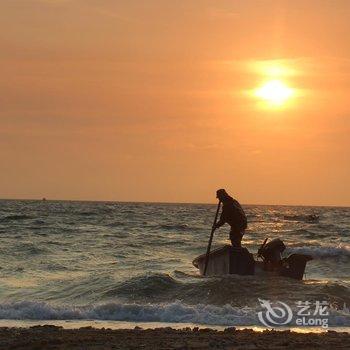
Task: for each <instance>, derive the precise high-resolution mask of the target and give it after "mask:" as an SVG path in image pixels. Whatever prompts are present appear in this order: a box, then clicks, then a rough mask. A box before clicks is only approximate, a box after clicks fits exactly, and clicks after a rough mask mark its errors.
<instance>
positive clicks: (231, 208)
mask: <svg viewBox="0 0 350 350" xmlns="http://www.w3.org/2000/svg"><path fill="white" fill-rule="evenodd" d="M222 203H223V206H222V213H221V216H220V220H219V222H218V223H217V224H216V226H217V227H220V226H222V225H224V224H225V223H228V224H229V225H230V226H231V231H230V240H231V243H232V246H233V247H240V246H241V240H242V237H243V234H244V230H245V229H246V228H247V217H246V215H245V213H244V211H243V208H242V207H241V205H240V204H239V203H238V201H236V200H235V199H233V198H232V197H230V196H227V198H225V200H223V201H222Z"/></svg>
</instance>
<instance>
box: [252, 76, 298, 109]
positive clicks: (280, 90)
mask: <svg viewBox="0 0 350 350" xmlns="http://www.w3.org/2000/svg"><path fill="white" fill-rule="evenodd" d="M293 94H294V90H293V89H292V88H290V87H288V86H287V85H286V84H284V83H283V82H282V81H280V80H269V81H268V82H266V83H265V84H264V85H262V86H261V87H259V88H258V89H256V90H255V96H256V97H258V98H260V99H262V100H264V101H265V102H267V103H268V104H270V105H272V106H282V105H284V104H285V103H286V102H287V101H288V100H289V99H290V98H291V97H292V96H293Z"/></svg>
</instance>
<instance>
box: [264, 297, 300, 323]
mask: <svg viewBox="0 0 350 350" xmlns="http://www.w3.org/2000/svg"><path fill="white" fill-rule="evenodd" d="M259 302H260V305H261V306H262V307H263V308H264V309H265V310H264V311H259V312H258V318H259V321H260V322H261V323H262V324H263V325H264V326H266V327H275V326H283V325H286V324H288V323H289V322H290V321H291V320H292V317H293V312H292V309H291V308H290V307H289V306H288V305H287V304H286V303H283V302H282V301H277V302H275V303H273V304H274V305H272V303H271V302H270V301H269V300H263V299H259Z"/></svg>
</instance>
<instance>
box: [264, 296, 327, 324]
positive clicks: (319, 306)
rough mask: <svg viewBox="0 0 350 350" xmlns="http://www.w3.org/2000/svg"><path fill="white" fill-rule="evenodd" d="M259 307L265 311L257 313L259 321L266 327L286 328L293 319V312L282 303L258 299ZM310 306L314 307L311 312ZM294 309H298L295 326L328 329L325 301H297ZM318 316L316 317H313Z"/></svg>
mask: <svg viewBox="0 0 350 350" xmlns="http://www.w3.org/2000/svg"><path fill="white" fill-rule="evenodd" d="M258 300H259V302H260V305H261V306H262V307H263V308H264V309H265V310H264V311H259V312H258V318H259V321H260V322H261V323H262V324H263V325H264V326H266V327H276V326H286V325H288V324H290V323H291V321H292V319H293V311H292V309H291V307H290V306H289V305H287V304H286V303H284V302H282V301H276V302H274V303H272V302H270V301H269V300H263V299H258ZM311 305H313V306H314V309H313V312H312V309H311ZM296 307H297V308H298V309H299V310H298V311H297V312H296V316H298V317H296V318H295V325H296V326H309V327H310V326H320V327H322V328H328V317H326V316H328V315H329V312H328V307H329V304H328V302H327V301H315V302H314V303H311V302H309V301H298V302H296ZM313 316H318V317H313Z"/></svg>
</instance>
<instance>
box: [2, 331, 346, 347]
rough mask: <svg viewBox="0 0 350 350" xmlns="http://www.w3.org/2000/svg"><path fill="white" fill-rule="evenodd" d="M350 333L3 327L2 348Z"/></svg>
mask: <svg viewBox="0 0 350 350" xmlns="http://www.w3.org/2000/svg"><path fill="white" fill-rule="evenodd" d="M349 348H350V334H349V333H338V332H334V331H328V332H324V333H296V332H290V331H274V330H266V331H263V332H256V331H253V330H251V329H244V330H236V329H235V328H228V329H225V330H224V331H217V330H214V329H208V328H205V329H198V328H196V327H195V328H192V329H191V328H184V329H177V330H176V329H172V328H156V329H145V330H144V329H141V328H138V327H135V329H118V330H112V329H104V328H102V329H95V328H91V327H85V328H79V329H63V328H62V327H57V326H50V325H46V326H34V327H31V328H7V327H2V328H0V349H28V350H34V349H36V350H38V349H94V350H99V349H152V350H154V349H177V350H180V349H198V350H199V349H242V350H243V349H332V350H333V349H349Z"/></svg>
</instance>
